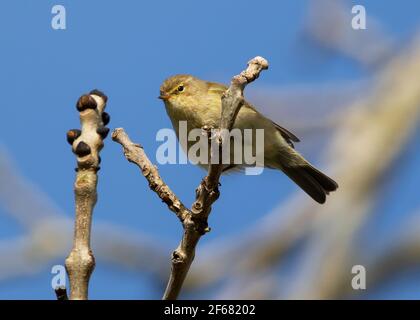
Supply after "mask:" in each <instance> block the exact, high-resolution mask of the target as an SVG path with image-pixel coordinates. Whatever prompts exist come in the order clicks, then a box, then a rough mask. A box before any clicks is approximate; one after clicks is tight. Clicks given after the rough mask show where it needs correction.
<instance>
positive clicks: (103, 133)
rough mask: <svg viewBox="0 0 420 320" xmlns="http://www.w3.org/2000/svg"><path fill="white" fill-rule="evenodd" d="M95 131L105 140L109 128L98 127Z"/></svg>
mask: <svg viewBox="0 0 420 320" xmlns="http://www.w3.org/2000/svg"><path fill="white" fill-rule="evenodd" d="M96 132H97V133H98V134H99V135H100V136H101V138H102V140H105V138H106V137H107V136H108V133H109V128H107V127H99V128H98V129H97V130H96Z"/></svg>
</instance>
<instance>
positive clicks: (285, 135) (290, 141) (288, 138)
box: [242, 102, 300, 148]
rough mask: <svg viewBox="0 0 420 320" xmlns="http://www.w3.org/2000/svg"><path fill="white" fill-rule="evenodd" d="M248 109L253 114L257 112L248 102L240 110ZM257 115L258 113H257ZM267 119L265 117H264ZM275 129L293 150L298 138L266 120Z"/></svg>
mask: <svg viewBox="0 0 420 320" xmlns="http://www.w3.org/2000/svg"><path fill="white" fill-rule="evenodd" d="M244 107H245V108H250V109H252V110H254V111H255V112H258V110H257V109H255V108H254V107H253V106H252V105H250V104H249V103H248V102H246V103H245V104H244V105H243V106H242V108H244ZM258 113H259V112H258ZM265 118H266V119H267V117H265ZM268 120H269V121H270V122H271V123H272V124H273V125H274V126H275V127H276V129H277V130H278V131H279V132H280V134H281V136H282V137H283V138H284V139H285V140H286V142H287V143H288V144H289V145H290V146H291V147H292V148H294V145H293V142H300V140H299V138H298V137H296V136H295V135H294V134H293V133H291V132H290V131H289V130H287V129H285V128H283V127H282V126H280V125H278V124H277V123H275V122H274V121H272V120H270V119H268Z"/></svg>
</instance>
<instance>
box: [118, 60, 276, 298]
mask: <svg viewBox="0 0 420 320" xmlns="http://www.w3.org/2000/svg"><path fill="white" fill-rule="evenodd" d="M267 68H268V63H267V61H266V60H265V59H264V58H261V57H255V58H254V59H252V60H251V61H249V62H248V68H247V69H246V70H245V71H243V72H241V73H240V74H239V75H237V76H235V77H233V78H232V81H231V85H230V87H229V89H228V90H227V91H226V92H225V94H224V95H223V97H222V114H221V119H220V127H219V129H218V130H217V132H216V134H215V135H214V138H215V139H216V146H217V148H216V149H217V150H214V149H213V145H214V144H211V145H212V150H211V154H212V157H214V156H215V154H216V152H218V153H219V155H220V152H221V150H222V148H223V144H224V143H226V142H227V141H228V139H226V138H224V137H225V135H226V134H228V132H229V131H230V130H231V129H232V127H233V123H234V122H235V118H236V115H237V114H238V112H239V109H240V108H241V106H242V104H243V101H244V98H243V90H244V88H245V86H246V85H247V84H248V83H251V82H252V81H254V80H255V79H257V78H258V76H259V74H260V72H261V71H262V70H264V69H267ZM112 139H113V140H114V141H116V142H118V143H120V144H121V145H122V146H123V148H124V154H125V156H126V157H127V159H128V160H129V161H130V162H133V163H135V164H137V165H138V166H139V167H140V168H141V170H142V172H143V175H144V176H145V177H146V179H147V180H148V181H149V186H150V187H151V189H152V190H153V191H155V192H156V193H157V194H158V196H159V197H160V198H161V199H162V200H163V201H164V202H165V203H166V204H167V205H168V207H169V208H170V209H171V210H172V211H174V212H175V213H176V215H177V216H178V218H179V219H180V221H181V222H182V226H183V228H184V234H183V237H182V240H181V242H180V244H179V245H178V247H177V248H176V249H175V251H174V252H173V254H172V259H171V260H172V268H171V274H170V277H169V281H168V284H167V287H166V290H165V293H164V296H163V299H165V300H167V299H176V298H177V297H178V295H179V292H180V291H181V288H182V285H183V283H184V280H185V277H186V275H187V273H188V270H189V269H190V266H191V263H192V261H193V260H194V255H195V248H196V246H197V243H198V241H199V240H200V238H201V236H202V235H204V234H205V233H206V232H208V231H209V228H208V223H207V220H208V216H209V214H210V212H211V206H212V204H213V203H214V202H215V201H216V200H217V199H218V198H219V189H218V186H219V178H220V175H221V173H222V169H223V164H222V163H221V161H219V162H218V163H216V164H213V161H212V164H211V165H210V166H209V171H208V174H207V176H206V177H205V178H204V179H203V180H202V182H201V183H200V185H199V186H198V188H197V190H196V200H195V202H194V204H193V205H192V208H191V210H188V209H186V208H185V206H183V205H182V203H181V201H180V200H179V199H178V198H177V197H176V195H175V194H174V193H173V192H172V191H170V189H169V187H168V186H167V185H166V184H165V183H164V182H163V181H162V179H161V178H160V176H159V173H158V171H157V168H156V167H155V166H153V164H152V163H151V162H150V160H149V159H148V158H147V156H146V154H145V153H144V151H143V149H142V148H141V147H140V145H137V144H134V143H133V142H131V140H130V139H129V138H128V136H127V134H126V133H125V132H124V130H123V129H122V128H119V129H116V130H115V131H114V132H113V134H112ZM218 159H221V157H219V158H218ZM162 189H163V190H164V191H163V192H162ZM174 204H176V206H175V207H174ZM174 208H175V209H176V210H174Z"/></svg>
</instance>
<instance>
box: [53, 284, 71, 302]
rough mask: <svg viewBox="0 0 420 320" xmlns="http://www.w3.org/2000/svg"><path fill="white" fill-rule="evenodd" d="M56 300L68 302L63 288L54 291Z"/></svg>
mask: <svg viewBox="0 0 420 320" xmlns="http://www.w3.org/2000/svg"><path fill="white" fill-rule="evenodd" d="M54 291H55V295H56V296H57V300H69V297H68V296H67V290H66V287H65V286H60V287H56V288H55V289H54Z"/></svg>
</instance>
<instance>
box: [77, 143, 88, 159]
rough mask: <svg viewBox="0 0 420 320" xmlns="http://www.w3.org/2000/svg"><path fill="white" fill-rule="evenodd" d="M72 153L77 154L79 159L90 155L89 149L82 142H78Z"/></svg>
mask: <svg viewBox="0 0 420 320" xmlns="http://www.w3.org/2000/svg"><path fill="white" fill-rule="evenodd" d="M74 153H75V154H77V155H78V156H79V157H85V156H87V155H88V154H90V147H89V146H88V145H87V144H86V143H85V142H83V141H80V142H79V144H78V145H77V147H76V150H74Z"/></svg>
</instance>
